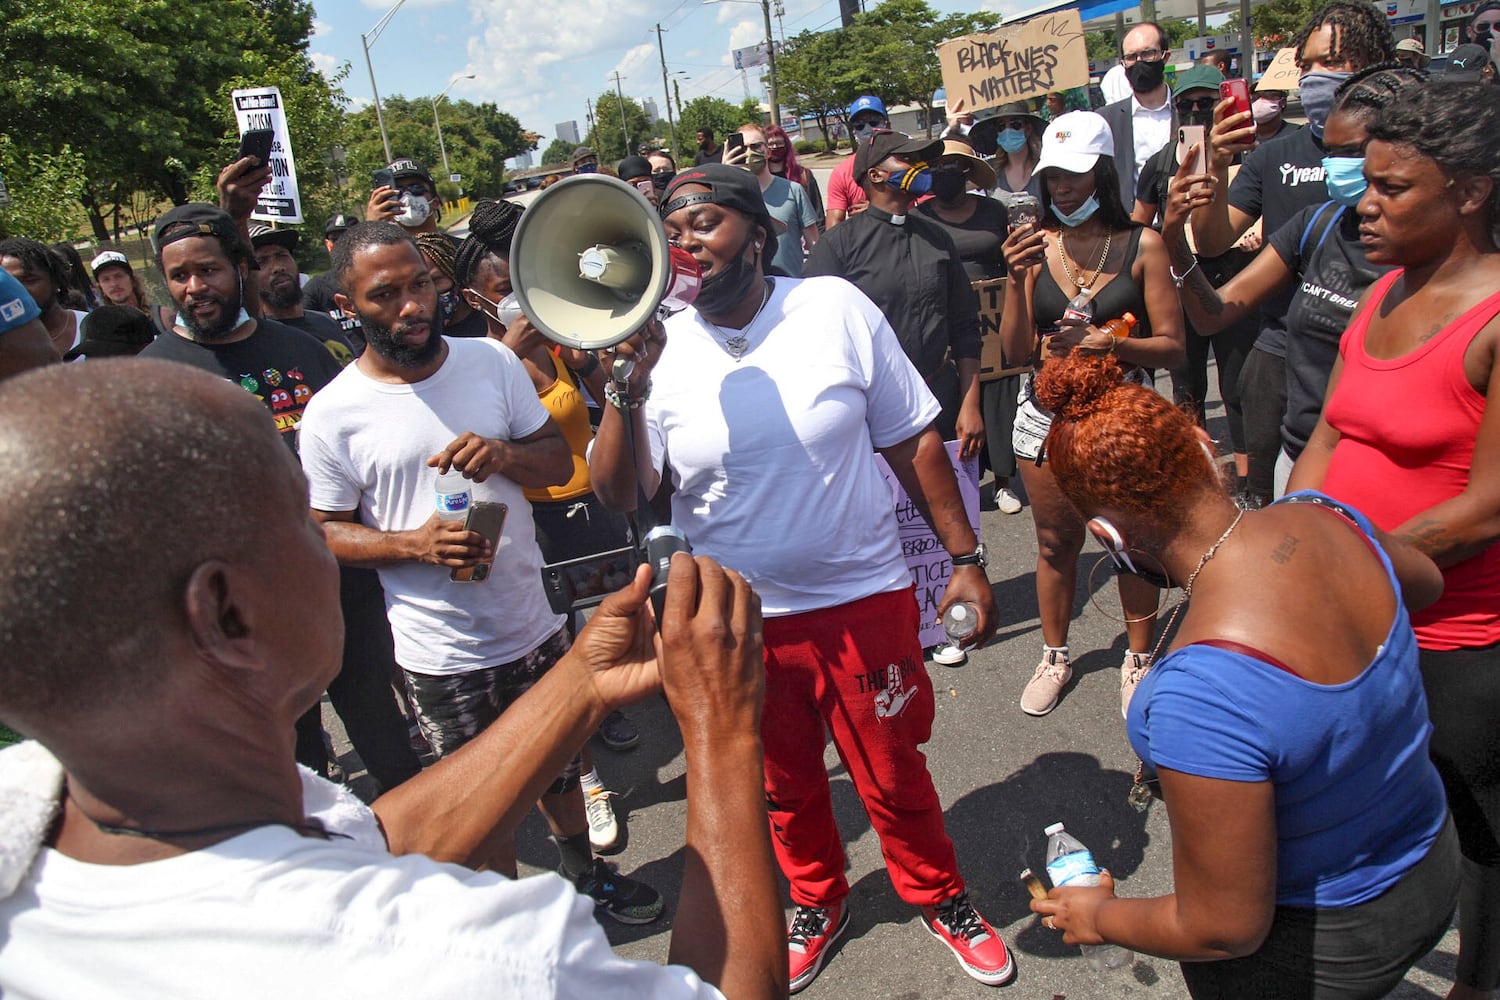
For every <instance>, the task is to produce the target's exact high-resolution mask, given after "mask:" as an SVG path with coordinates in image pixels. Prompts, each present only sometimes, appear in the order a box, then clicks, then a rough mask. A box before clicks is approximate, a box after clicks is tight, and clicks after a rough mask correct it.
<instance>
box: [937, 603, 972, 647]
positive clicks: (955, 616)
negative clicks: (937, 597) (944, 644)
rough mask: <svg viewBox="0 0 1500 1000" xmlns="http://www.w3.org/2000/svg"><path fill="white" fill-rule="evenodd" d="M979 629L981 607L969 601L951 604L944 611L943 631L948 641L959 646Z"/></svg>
mask: <svg viewBox="0 0 1500 1000" xmlns="http://www.w3.org/2000/svg"><path fill="white" fill-rule="evenodd" d="M978 629H979V609H978V608H976V607H975V606H974V605H972V604H970V603H969V602H968V601H959V602H958V603H957V604H953V605H949V607H948V610H947V611H944V612H943V631H944V632H946V633H947V634H948V641H949V642H950V643H951V644H953V645H954V646H957V645H958V644H959V643H961V642H963V640H965V639H967V638H968V637H969V636H971V635H973V634H974V633H975V632H976V631H977V630H978Z"/></svg>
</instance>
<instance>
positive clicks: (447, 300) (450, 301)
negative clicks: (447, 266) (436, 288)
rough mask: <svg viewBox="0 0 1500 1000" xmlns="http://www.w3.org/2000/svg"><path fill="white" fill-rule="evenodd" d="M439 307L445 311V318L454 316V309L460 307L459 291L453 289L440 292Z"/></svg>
mask: <svg viewBox="0 0 1500 1000" xmlns="http://www.w3.org/2000/svg"><path fill="white" fill-rule="evenodd" d="M438 308H439V309H441V310H442V311H443V319H447V318H448V317H450V316H452V315H453V311H454V310H455V309H457V308H458V292H456V291H453V290H452V289H449V290H448V291H446V292H439V293H438Z"/></svg>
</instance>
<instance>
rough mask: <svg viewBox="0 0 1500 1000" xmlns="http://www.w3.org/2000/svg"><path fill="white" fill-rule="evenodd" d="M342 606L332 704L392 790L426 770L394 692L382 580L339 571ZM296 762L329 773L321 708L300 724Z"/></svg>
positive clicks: (368, 764) (364, 572)
mask: <svg viewBox="0 0 1500 1000" xmlns="http://www.w3.org/2000/svg"><path fill="white" fill-rule="evenodd" d="M339 605H340V606H341V607H342V608H343V612H344V662H343V665H342V666H341V667H340V668H339V674H338V676H337V677H335V678H334V679H333V681H332V683H330V684H329V685H328V699H329V701H331V702H333V708H334V711H336V712H338V713H339V718H340V719H342V720H343V722H344V730H345V731H346V732H347V733H348V734H349V742H350V743H353V744H354V750H355V752H356V753H358V754H359V759H360V760H362V761H364V764H365V769H366V770H368V771H369V772H370V776H371V777H373V778H374V779H375V780H376V781H378V782H380V787H381V788H382V789H384V790H386V791H389V790H390V789H392V788H395V787H396V786H397V785H399V784H401V782H403V781H405V780H406V779H407V778H410V777H411V776H412V775H414V774H417V773H418V772H419V771H421V770H422V762H421V761H420V760H418V759H417V754H416V752H415V751H414V750H412V748H411V740H410V738H409V737H408V735H407V727H406V720H405V719H404V718H402V716H401V713H400V712H399V711H398V710H397V709H396V698H395V695H394V693H393V692H392V689H391V683H392V681H393V679H396V678H398V677H399V676H400V674H399V672H398V670H397V667H396V651H395V648H394V646H393V644H392V641H391V623H390V621H389V620H388V619H387V618H386V616H385V592H384V591H382V590H381V589H380V577H379V576H377V575H376V573H375V571H374V570H372V569H350V568H348V567H342V566H341V567H339ZM297 762H298V763H299V764H303V765H305V766H307V767H310V768H312V769H313V770H314V771H317V772H318V773H319V774H322V775H327V774H328V751H327V750H326V749H325V747H324V746H323V723H322V718H321V715H320V714H319V709H318V706H317V705H314V706H313V707H312V709H310V710H309V711H308V712H307V713H306V714H305V715H303V716H302V718H300V719H298V720H297Z"/></svg>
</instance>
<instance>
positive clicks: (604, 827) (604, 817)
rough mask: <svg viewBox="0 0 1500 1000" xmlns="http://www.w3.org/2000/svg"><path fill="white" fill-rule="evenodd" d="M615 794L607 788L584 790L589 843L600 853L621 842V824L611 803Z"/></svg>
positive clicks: (584, 807)
mask: <svg viewBox="0 0 1500 1000" xmlns="http://www.w3.org/2000/svg"><path fill="white" fill-rule="evenodd" d="M614 794H615V793H614V792H611V791H610V790H609V789H607V788H598V789H592V788H586V789H584V792H583V810H584V813H585V814H587V816H588V820H589V844H590V845H591V846H592V847H593V848H594V850H595V851H598V852H600V853H603V852H605V851H610V850H613V849H614V848H616V847H617V846H619V843H620V824H619V822H618V821H617V820H616V819H615V811H614V809H613V808H612V807H611V806H610V804H609V800H610V799H611V798H613V797H614Z"/></svg>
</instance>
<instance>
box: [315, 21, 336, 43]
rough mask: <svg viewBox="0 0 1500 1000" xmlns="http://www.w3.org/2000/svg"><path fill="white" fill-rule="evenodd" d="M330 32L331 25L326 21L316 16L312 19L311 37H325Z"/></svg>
mask: <svg viewBox="0 0 1500 1000" xmlns="http://www.w3.org/2000/svg"><path fill="white" fill-rule="evenodd" d="M331 34H333V25H331V24H329V23H328V22H327V21H324V20H320V19H318V18H314V19H313V24H312V36H311V37H313V38H327V37H328V36H329V35H331Z"/></svg>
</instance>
